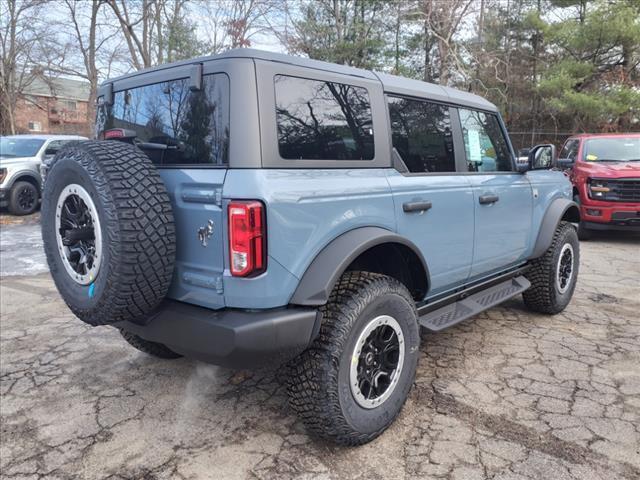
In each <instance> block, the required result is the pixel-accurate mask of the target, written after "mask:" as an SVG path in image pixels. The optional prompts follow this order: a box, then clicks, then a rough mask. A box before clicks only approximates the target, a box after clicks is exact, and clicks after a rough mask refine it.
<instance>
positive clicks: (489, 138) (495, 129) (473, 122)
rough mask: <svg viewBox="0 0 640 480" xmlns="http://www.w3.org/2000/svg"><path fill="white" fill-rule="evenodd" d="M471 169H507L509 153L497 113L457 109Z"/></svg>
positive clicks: (502, 170) (508, 166)
mask: <svg viewBox="0 0 640 480" xmlns="http://www.w3.org/2000/svg"><path fill="white" fill-rule="evenodd" d="M459 112H460V123H461V124H462V135H463V137H464V149H465V153H466V154H467V165H468V167H469V171H470V172H510V171H511V170H512V165H511V153H510V151H509V144H508V143H507V140H506V138H505V136H504V134H503V133H502V129H501V128H500V122H499V121H498V117H497V116H496V115H493V114H490V113H484V112H478V111H475V110H465V109H462V108H461V109H459Z"/></svg>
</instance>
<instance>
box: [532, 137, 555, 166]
mask: <svg viewBox="0 0 640 480" xmlns="http://www.w3.org/2000/svg"><path fill="white" fill-rule="evenodd" d="M555 158H556V146H555V145H552V144H550V143H545V144H542V145H536V146H535V147H533V148H532V149H531V150H530V151H529V169H530V170H545V169H549V168H551V167H553V160H554V159H555Z"/></svg>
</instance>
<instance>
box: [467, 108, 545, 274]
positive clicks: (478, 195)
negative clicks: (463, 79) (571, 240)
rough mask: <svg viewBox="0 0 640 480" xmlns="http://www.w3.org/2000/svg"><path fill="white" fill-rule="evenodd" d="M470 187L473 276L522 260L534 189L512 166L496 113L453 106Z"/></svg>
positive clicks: (509, 151) (526, 247)
mask: <svg viewBox="0 0 640 480" xmlns="http://www.w3.org/2000/svg"><path fill="white" fill-rule="evenodd" d="M458 114H459V118H460V125H461V128H462V138H463V142H464V151H465V157H466V163H467V170H468V174H467V178H468V179H469V181H470V182H471V186H472V188H473V203H474V211H475V238H474V251H473V267H472V269H471V275H470V279H471V280H474V279H477V278H480V277H483V276H486V275H489V274H491V273H494V272H497V271H500V270H503V269H506V268H508V267H510V266H513V265H514V264H517V263H518V262H520V261H522V260H523V259H524V256H525V255H526V253H527V251H528V246H529V241H530V238H531V218H532V211H533V192H532V188H531V184H530V183H529V180H528V178H527V176H526V175H523V174H521V173H518V172H515V171H514V162H513V154H512V151H511V148H510V146H509V142H508V140H507V137H506V136H505V132H504V129H503V128H502V124H501V122H500V119H499V117H498V115H497V114H495V113H490V112H481V111H477V110H470V109H463V108H460V109H458Z"/></svg>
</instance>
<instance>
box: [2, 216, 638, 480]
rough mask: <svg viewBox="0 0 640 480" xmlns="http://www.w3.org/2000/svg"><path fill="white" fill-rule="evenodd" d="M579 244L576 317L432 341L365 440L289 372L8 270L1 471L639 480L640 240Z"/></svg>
mask: <svg viewBox="0 0 640 480" xmlns="http://www.w3.org/2000/svg"><path fill="white" fill-rule="evenodd" d="M3 228H5V227H3ZM20 233H21V234H24V235H27V236H28V232H26V231H22V232H20ZM3 238H4V237H3ZM29 238H31V237H29ZM581 248H582V264H581V272H580V277H579V282H578V287H577V290H576V294H575V296H574V299H573V301H572V303H571V304H570V306H569V307H568V308H567V310H566V311H565V312H564V313H562V314H560V315H556V316H545V315H537V314H532V313H530V312H528V311H526V310H525V308H524V305H523V303H522V300H521V299H520V298H519V297H518V298H515V299H513V300H511V301H509V302H508V303H506V304H504V305H503V306H501V307H499V308H493V309H491V310H489V311H488V312H485V313H484V314H482V315H479V316H477V317H475V318H474V319H472V320H469V321H467V322H465V323H463V324H461V325H459V326H457V327H455V328H452V329H449V330H447V331H444V332H441V333H438V334H423V335H422V347H421V351H422V354H421V359H420V364H419V369H418V374H417V378H416V382H415V387H414V388H413V390H412V392H411V395H410V398H409V400H408V401H407V404H406V406H405V408H404V410H403V412H402V414H401V415H400V417H399V418H398V420H397V421H396V423H395V424H394V425H393V426H392V427H391V428H390V429H389V430H388V431H387V432H386V433H384V434H383V435H382V436H381V437H380V438H378V439H377V440H375V441H373V442H372V443H370V444H368V445H365V446H362V447H358V448H343V447H337V446H334V445H331V444H328V443H326V442H321V441H318V440H315V439H313V438H310V437H309V436H307V434H306V433H305V430H304V428H303V426H302V425H301V424H300V422H298V421H297V420H296V418H295V416H294V415H293V413H292V412H291V411H290V410H289V409H288V407H287V403H286V395H285V391H284V388H283V386H282V385H281V383H280V381H279V380H281V379H280V372H279V370H278V368H276V367H272V368H270V369H265V370H261V371H255V372H248V371H231V370H227V369H223V368H219V367H215V366H211V365H206V364H203V363H198V362H195V361H192V360H188V359H180V360H174V361H163V360H158V359H154V358H151V357H148V356H145V355H144V354H142V353H139V352H138V351H136V350H134V349H133V348H131V347H129V346H128V345H127V344H126V343H125V342H124V341H123V340H122V339H121V338H120V336H119V334H118V333H117V332H116V331H115V330H114V329H112V328H109V327H98V328H91V327H88V326H85V325H84V324H82V323H81V322H80V321H79V320H77V319H75V318H74V316H73V315H72V314H71V313H70V311H69V310H68V309H67V308H66V307H65V305H64V303H63V302H62V300H61V299H60V297H59V296H58V294H57V292H56V290H55V287H54V286H53V283H52V281H51V279H50V277H49V276H48V274H46V273H40V274H35V275H33V274H32V275H30V276H24V275H22V276H20V275H18V276H16V275H7V274H5V272H13V270H11V269H10V268H7V269H6V270H5V269H4V266H3V270H2V271H3V277H2V279H1V282H0V294H1V312H2V315H1V321H0V367H1V372H0V374H1V377H0V394H1V397H0V400H1V401H0V414H1V432H0V433H1V435H0V442H1V443H0V471H1V473H0V475H1V476H2V477H3V478H54V479H55V478H60V479H63V478H65V479H66V478H121V479H129V478H145V479H165V478H167V479H168V478H184V479H191V478H221V479H222V478H224V479H233V478H257V479H271V478H274V479H275V478H277V479H287V478H306V479H311V478H313V479H315V478H319V479H345V478H359V479H396V478H397V479H404V478H407V479H413V478H416V479H417V478H446V479H451V480H455V479H468V480H474V479H482V478H494V479H545V480H559V479H576V480H578V479H579V480H583V479H602V480H614V479H636V480H637V479H638V478H640V315H639V313H638V312H639V311H640V238H639V237H634V236H622V235H618V234H607V235H599V236H598V237H596V239H594V240H593V241H590V242H585V243H582V246H581ZM13 256H14V255H13V252H12V251H11V250H10V249H9V250H8V249H5V248H3V249H2V258H1V260H2V262H4V263H5V264H7V265H9V264H13V263H15V259H14V258H12V257H13ZM29 269H30V271H33V270H34V269H35V268H34V267H33V265H32V264H31V263H29ZM35 270H37V269H35Z"/></svg>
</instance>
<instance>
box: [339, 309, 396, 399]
mask: <svg viewBox="0 0 640 480" xmlns="http://www.w3.org/2000/svg"><path fill="white" fill-rule="evenodd" d="M385 325H386V326H389V327H391V328H392V329H393V331H394V332H395V334H396V336H397V338H398V343H399V352H398V365H397V367H396V368H395V370H394V371H393V373H392V375H391V381H390V383H389V386H388V387H387V389H386V390H385V391H384V393H383V394H382V395H380V396H379V397H376V398H373V399H367V398H365V396H364V395H363V394H362V392H361V391H360V387H359V384H358V362H359V360H360V353H362V348H363V346H364V345H365V342H366V340H367V338H368V337H369V335H370V334H371V332H373V331H374V330H375V329H376V328H378V327H381V326H385ZM404 357H405V341H404V335H403V334H402V328H401V327H400V324H399V323H398V321H397V320H396V319H395V318H393V317H391V316H390V315H379V316H377V317H375V318H374V319H373V320H371V321H370V322H369V323H368V324H367V325H366V326H365V327H364V329H363V330H362V332H361V333H360V335H359V337H358V340H357V341H356V344H355V347H354V349H353V352H352V354H351V366H350V369H349V386H350V388H351V394H352V395H353V398H354V399H355V401H356V403H357V404H358V405H360V406H361V407H363V408H366V409H372V408H376V407H378V406H380V405H382V404H383V403H384V402H385V401H386V400H387V399H388V398H389V397H390V396H391V394H392V393H393V391H394V390H395V387H396V385H397V384H398V381H399V379H400V375H401V374H402V367H403V365H404Z"/></svg>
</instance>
